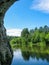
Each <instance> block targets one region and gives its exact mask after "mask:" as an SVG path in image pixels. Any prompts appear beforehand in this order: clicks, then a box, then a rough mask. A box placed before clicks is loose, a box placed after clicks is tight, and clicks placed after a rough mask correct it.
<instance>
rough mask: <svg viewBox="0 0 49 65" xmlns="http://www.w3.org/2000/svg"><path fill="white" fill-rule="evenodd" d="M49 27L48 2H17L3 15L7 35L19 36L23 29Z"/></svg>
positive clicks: (28, 0) (36, 0)
mask: <svg viewBox="0 0 49 65" xmlns="http://www.w3.org/2000/svg"><path fill="white" fill-rule="evenodd" d="M44 25H47V26H49V0H19V1H17V2H15V3H14V4H13V5H12V6H11V7H10V8H9V9H8V10H7V12H6V13H5V17H4V26H5V27H6V29H7V35H9V36H12V35H13V36H20V35H21V31H22V29H24V28H28V29H34V28H35V27H38V28H39V27H40V26H42V27H43V26H44Z"/></svg>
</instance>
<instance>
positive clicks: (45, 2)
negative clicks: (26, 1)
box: [31, 0, 49, 13]
mask: <svg viewBox="0 0 49 65" xmlns="http://www.w3.org/2000/svg"><path fill="white" fill-rule="evenodd" d="M31 9H35V10H39V11H43V12H45V13H49V0H33V1H32V5H31Z"/></svg>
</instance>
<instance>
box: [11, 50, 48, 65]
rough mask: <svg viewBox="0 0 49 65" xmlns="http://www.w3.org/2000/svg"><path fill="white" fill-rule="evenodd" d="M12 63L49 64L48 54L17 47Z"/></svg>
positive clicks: (21, 64)
mask: <svg viewBox="0 0 49 65" xmlns="http://www.w3.org/2000/svg"><path fill="white" fill-rule="evenodd" d="M13 54H14V56H13V60H12V63H11V65H49V55H48V54H45V55H44V54H40V53H39V54H38V53H32V52H28V51H27V52H26V51H24V52H23V51H21V50H20V49H16V50H15V51H14V53H13Z"/></svg>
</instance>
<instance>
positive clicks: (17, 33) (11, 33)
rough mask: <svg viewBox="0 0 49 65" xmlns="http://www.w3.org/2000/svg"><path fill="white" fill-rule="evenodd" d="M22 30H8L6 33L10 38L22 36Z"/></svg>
mask: <svg viewBox="0 0 49 65" xmlns="http://www.w3.org/2000/svg"><path fill="white" fill-rule="evenodd" d="M21 31H22V30H21V29H8V30H7V31H6V33H7V35H9V36H21Z"/></svg>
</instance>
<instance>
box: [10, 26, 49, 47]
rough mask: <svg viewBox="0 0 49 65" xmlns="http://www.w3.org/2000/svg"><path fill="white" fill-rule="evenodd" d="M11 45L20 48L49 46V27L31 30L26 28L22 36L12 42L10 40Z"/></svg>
mask: <svg viewBox="0 0 49 65" xmlns="http://www.w3.org/2000/svg"><path fill="white" fill-rule="evenodd" d="M10 44H14V45H17V44H19V45H20V46H21V45H23V46H32V45H39V46H46V45H49V27H48V26H47V25H45V26H44V27H40V28H37V27H36V28H35V29H31V30H28V28H24V29H23V30H22V32H21V36H20V37H14V38H12V40H10Z"/></svg>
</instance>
